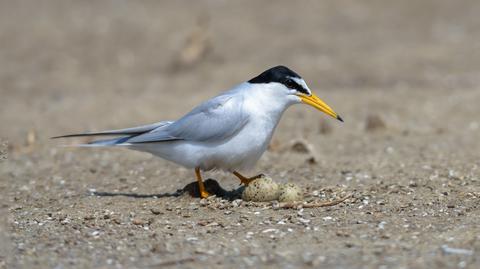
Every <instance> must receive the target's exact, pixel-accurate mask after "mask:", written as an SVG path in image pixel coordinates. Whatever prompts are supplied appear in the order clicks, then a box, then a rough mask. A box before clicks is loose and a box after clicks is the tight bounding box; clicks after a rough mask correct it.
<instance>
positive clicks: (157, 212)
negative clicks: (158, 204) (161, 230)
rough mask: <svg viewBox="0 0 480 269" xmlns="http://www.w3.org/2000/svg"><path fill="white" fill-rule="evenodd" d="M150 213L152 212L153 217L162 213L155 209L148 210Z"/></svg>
mask: <svg viewBox="0 0 480 269" xmlns="http://www.w3.org/2000/svg"><path fill="white" fill-rule="evenodd" d="M150 212H152V214H154V215H160V214H161V213H162V211H160V210H159V209H156V208H150Z"/></svg>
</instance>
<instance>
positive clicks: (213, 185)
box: [90, 178, 245, 201]
mask: <svg viewBox="0 0 480 269" xmlns="http://www.w3.org/2000/svg"><path fill="white" fill-rule="evenodd" d="M204 185H205V189H206V191H207V192H209V193H210V194H212V195H215V196H217V197H221V198H223V199H227V200H230V201H233V200H235V199H240V198H241V196H242V192H243V190H244V189H245V187H244V186H241V187H239V188H237V189H233V190H231V191H227V190H225V189H224V188H222V186H220V184H219V183H218V182H217V181H216V180H215V179H211V178H209V179H207V180H205V181H204ZM185 194H188V195H190V196H192V197H200V191H199V188H198V183H197V182H196V181H194V182H191V183H188V184H187V185H185V187H183V188H182V189H178V190H177V191H175V192H170V193H168V192H167V193H158V194H139V193H125V192H108V191H93V192H90V195H93V196H100V197H114V196H124V197H131V198H139V199H147V198H154V199H157V198H164V197H179V196H182V195H185Z"/></svg>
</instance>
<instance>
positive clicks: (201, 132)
mask: <svg viewBox="0 0 480 269" xmlns="http://www.w3.org/2000/svg"><path fill="white" fill-rule="evenodd" d="M247 122H248V115H247V114H246V113H244V111H243V96H241V95H220V96H217V97H215V98H213V99H210V100H208V101H206V102H205V103H203V104H201V105H199V106H198V107H196V108H194V109H193V110H192V111H191V112H190V113H188V114H186V115H185V116H183V117H182V118H181V119H179V120H178V121H175V122H173V123H172V124H169V125H167V126H164V127H159V128H157V129H155V130H152V131H150V132H148V133H145V134H141V135H138V136H135V137H132V138H131V139H129V140H127V141H126V142H127V143H152V142H160V141H167V140H188V141H198V142H205V141H217V140H224V139H227V138H229V137H231V136H233V135H234V134H236V133H237V132H238V131H239V130H241V129H242V127H243V126H245V124H246V123H247Z"/></svg>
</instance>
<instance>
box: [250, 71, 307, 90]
mask: <svg viewBox="0 0 480 269" xmlns="http://www.w3.org/2000/svg"><path fill="white" fill-rule="evenodd" d="M292 78H299V79H301V77H300V76H299V75H298V74H297V73H295V72H293V71H292V70H290V69H289V68H288V67H286V66H283V65H278V66H275V67H272V68H270V69H268V70H266V71H264V72H263V73H261V74H260V75H258V76H256V77H254V78H252V79H251V80H249V81H248V82H249V83H253V84H262V83H264V84H267V83H271V82H278V83H281V84H283V85H285V86H286V87H288V88H290V89H295V90H297V91H298V92H301V93H303V94H306V95H311V93H310V91H309V90H308V89H305V88H304V87H303V86H302V85H300V84H298V83H297V82H296V81H295V80H293V79H292Z"/></svg>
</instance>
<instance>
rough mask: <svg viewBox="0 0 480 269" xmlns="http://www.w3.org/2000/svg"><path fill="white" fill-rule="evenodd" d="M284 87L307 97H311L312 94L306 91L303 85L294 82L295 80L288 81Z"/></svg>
mask: <svg viewBox="0 0 480 269" xmlns="http://www.w3.org/2000/svg"><path fill="white" fill-rule="evenodd" d="M283 85H285V86H287V87H288V88H290V89H294V90H296V91H298V92H301V93H304V94H306V95H309V94H310V93H309V92H308V91H307V90H306V89H305V88H303V86H302V85H300V84H298V83H297V82H296V81H294V80H293V79H287V80H286V81H285V82H284V83H283Z"/></svg>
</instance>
